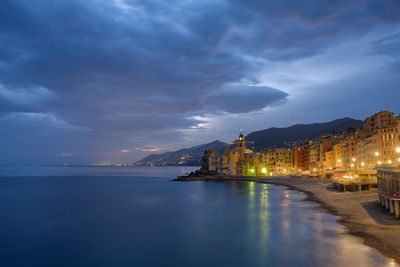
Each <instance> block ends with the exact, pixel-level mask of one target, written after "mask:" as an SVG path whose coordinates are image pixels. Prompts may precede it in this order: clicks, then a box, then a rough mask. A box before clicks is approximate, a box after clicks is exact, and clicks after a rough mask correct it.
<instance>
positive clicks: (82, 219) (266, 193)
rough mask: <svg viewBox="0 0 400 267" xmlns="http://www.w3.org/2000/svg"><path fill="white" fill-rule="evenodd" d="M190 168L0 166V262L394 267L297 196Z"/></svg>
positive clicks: (274, 188) (311, 203) (41, 264)
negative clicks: (200, 176) (207, 176)
mask: <svg viewBox="0 0 400 267" xmlns="http://www.w3.org/2000/svg"><path fill="white" fill-rule="evenodd" d="M191 170H193V168H175V167H158V168H157V167H152V168H132V167H131V168H104V167H46V166H41V167H37V166H0V176H1V177H0V265H1V266H157V267H158V266H251V267H253V266H396V264H395V263H394V261H393V260H392V259H389V258H386V257H384V256H382V255H381V254H379V253H378V252H377V251H376V250H374V249H371V248H369V247H366V246H364V245H363V244H362V242H361V240H360V239H358V238H356V237H354V236H351V235H348V234H345V229H344V228H343V227H342V226H341V225H339V224H338V223H336V220H337V219H338V218H337V217H336V216H333V215H330V214H328V213H326V212H325V211H324V210H323V209H321V208H320V206H319V205H318V204H316V203H314V202H310V201H305V200H304V199H305V198H306V195H305V194H303V193H301V192H297V191H293V190H289V189H288V188H286V187H282V186H273V185H267V184H259V183H254V182H224V183H222V182H220V183H218V182H172V181H170V179H171V178H174V177H175V176H177V175H182V174H184V173H186V172H190V171H191Z"/></svg>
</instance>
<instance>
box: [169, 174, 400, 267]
mask: <svg viewBox="0 0 400 267" xmlns="http://www.w3.org/2000/svg"><path fill="white" fill-rule="evenodd" d="M177 180H181V181H195V180H205V181H215V180H225V181H226V180H236V181H237V180H241V181H255V182H259V183H269V184H276V185H284V186H288V187H289V188H291V189H295V190H299V191H303V192H305V193H307V194H308V198H307V199H308V200H313V201H316V202H319V203H320V204H322V206H323V207H325V208H326V209H327V210H328V211H329V212H330V213H332V214H335V215H337V216H339V217H340V219H339V220H338V222H339V223H341V224H342V225H344V226H346V227H347V229H348V233H350V234H353V235H355V236H358V237H361V238H362V239H363V240H364V243H365V244H366V245H368V246H370V247H373V248H375V249H377V250H378V251H380V252H381V253H382V254H384V255H386V256H388V257H391V258H393V259H395V260H396V261H397V262H398V263H400V220H399V219H396V218H395V217H394V216H392V215H390V214H389V212H387V211H386V210H385V208H384V207H381V206H380V205H379V204H378V195H377V192H376V189H371V190H368V191H360V192H339V191H336V190H335V189H333V188H332V186H331V183H330V181H329V180H326V179H318V178H298V177H274V178H234V177H230V178H222V177H218V178H217V177H212V176H208V177H201V178H200V177H192V178H190V177H188V178H184V177H181V178H178V179H177Z"/></svg>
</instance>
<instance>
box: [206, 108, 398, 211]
mask: <svg viewBox="0 0 400 267" xmlns="http://www.w3.org/2000/svg"><path fill="white" fill-rule="evenodd" d="M246 143H251V141H248V140H246V139H245V137H244V135H243V134H242V133H240V135H239V138H238V139H237V140H236V141H234V142H233V143H232V145H234V146H235V147H234V148H232V145H231V146H229V145H227V146H226V148H225V151H223V152H222V153H220V151H218V150H216V149H209V150H206V151H204V154H203V157H202V167H201V169H200V171H199V173H200V174H207V175H213V176H216V177H259V178H267V177H270V176H288V175H292V176H293V175H294V176H301V177H314V178H317V177H318V178H328V179H330V180H331V181H332V184H333V185H334V187H336V189H338V190H341V191H361V190H368V189H370V188H372V187H378V194H379V202H380V203H381V204H382V205H384V206H385V207H386V208H387V209H388V210H390V212H391V213H393V214H395V216H396V217H400V205H399V201H400V183H399V181H400V178H399V177H400V176H399V174H400V170H399V166H400V116H395V114H394V113H393V112H390V111H381V112H378V113H376V114H374V115H372V116H370V117H368V118H366V119H365V120H364V126H363V128H361V129H354V128H350V129H347V131H344V132H334V133H332V134H330V135H322V136H320V137H318V138H314V139H311V140H298V141H295V142H292V143H291V144H290V145H289V146H287V147H282V148H273V149H268V148H266V151H265V152H262V153H254V152H253V151H252V150H250V149H248V148H246Z"/></svg>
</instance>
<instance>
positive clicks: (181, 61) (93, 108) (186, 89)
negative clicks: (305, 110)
mask: <svg viewBox="0 0 400 267" xmlns="http://www.w3.org/2000/svg"><path fill="white" fill-rule="evenodd" d="M399 11H400V6H399V2H398V1H395V0H394V1H378V0H371V1H361V0H357V1H351V2H349V1H307V2H306V3H305V2H303V1H294V0H293V1H256V0H249V1H237V0H231V1H179V0H173V1H157V0H151V1H135V0H125V1H124V0H119V1H117V0H114V1H111V0H110V1H106V0H101V1H78V0H70V1H62V0H52V1H46V2H45V3H44V2H41V1H22V0H3V1H1V2H0V115H1V116H2V120H0V123H1V124H2V125H1V126H2V127H3V129H4V128H5V127H7V128H9V129H17V130H19V131H27V132H29V131H32V130H33V129H34V128H35V125H40V128H41V129H43V130H46V129H53V128H54V127H55V125H56V126H57V127H55V128H57V129H58V130H59V131H61V130H60V129H61V128H62V129H66V128H69V129H75V130H77V131H83V132H85V134H86V132H92V133H96V135H97V136H100V135H103V137H105V136H107V137H108V138H111V139H113V140H115V139H118V138H119V137H118V135H113V133H116V132H124V133H125V134H126V133H131V134H144V135H146V134H147V133H148V132H153V134H155V132H157V131H159V132H163V131H172V132H175V134H177V131H180V130H183V129H190V128H192V127H197V126H198V125H199V124H200V123H203V121H201V120H199V119H194V116H199V115H200V116H202V115H203V116H204V115H208V114H214V115H215V114H220V113H224V114H227V113H228V114H229V113H232V114H237V113H249V112H253V111H259V110H262V109H264V108H265V107H268V106H272V105H278V104H280V103H284V102H285V100H286V99H287V96H288V94H287V93H286V92H284V90H281V89H280V88H270V87H267V86H261V84H259V82H258V79H257V73H258V71H259V70H260V69H262V67H263V66H262V61H260V60H258V59H261V60H274V61H292V60H297V59H301V58H306V57H309V56H313V55H316V54H318V53H321V52H323V51H324V50H325V49H327V48H331V47H334V46H335V45H336V44H339V43H341V42H344V41H348V40H352V39H354V38H358V37H360V36H362V35H363V34H366V33H368V32H369V31H371V29H373V28H374V27H377V26H379V25H384V26H387V27H390V26H392V25H397V24H398V23H399V20H400V16H398V14H399ZM376 47H377V48H376V51H377V53H388V51H391V52H390V54H391V55H394V54H395V53H396V51H397V52H398V50H396V46H395V45H389V46H388V45H387V44H385V41H382V42H381V43H377V44H376ZM232 84H235V86H232ZM243 84H245V85H243ZM248 84H251V86H249V85H248ZM35 114H36V115H35ZM61 126H62V127H61ZM81 134H82V132H81ZM177 135H178V134H177ZM110 142H112V141H110ZM60 153H61V152H60ZM75 154H76V153H75V151H74V153H73V155H75Z"/></svg>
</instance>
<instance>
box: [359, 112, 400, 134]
mask: <svg viewBox="0 0 400 267" xmlns="http://www.w3.org/2000/svg"><path fill="white" fill-rule="evenodd" d="M393 116H394V113H393V112H390V111H387V110H384V111H380V112H378V113H375V114H374V115H372V116H370V117H368V118H366V119H365V120H364V129H366V130H368V131H370V132H373V133H375V132H377V131H378V129H381V128H385V127H387V126H389V125H393V124H395V118H394V117H393Z"/></svg>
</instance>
